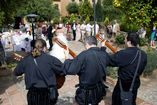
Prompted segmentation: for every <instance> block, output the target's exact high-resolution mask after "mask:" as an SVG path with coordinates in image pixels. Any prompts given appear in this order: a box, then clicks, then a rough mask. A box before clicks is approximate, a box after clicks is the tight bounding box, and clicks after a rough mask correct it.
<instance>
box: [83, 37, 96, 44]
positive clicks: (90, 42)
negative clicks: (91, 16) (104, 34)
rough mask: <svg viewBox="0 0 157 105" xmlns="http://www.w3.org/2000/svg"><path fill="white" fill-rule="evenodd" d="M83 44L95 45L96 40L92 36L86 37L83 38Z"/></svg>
mask: <svg viewBox="0 0 157 105" xmlns="http://www.w3.org/2000/svg"><path fill="white" fill-rule="evenodd" d="M85 43H88V44H89V45H97V39H96V38H95V37H94V36H88V37H86V38H85Z"/></svg>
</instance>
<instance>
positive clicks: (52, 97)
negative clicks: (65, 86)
mask: <svg viewBox="0 0 157 105" xmlns="http://www.w3.org/2000/svg"><path fill="white" fill-rule="evenodd" d="M49 97H50V101H52V102H54V103H56V101H57V99H58V91H57V87H50V88H49Z"/></svg>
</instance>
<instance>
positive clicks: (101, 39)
mask: <svg viewBox="0 0 157 105" xmlns="http://www.w3.org/2000/svg"><path fill="white" fill-rule="evenodd" d="M96 38H97V39H98V40H99V41H101V42H103V41H105V40H104V39H103V38H102V37H101V36H100V35H99V34H97V35H96ZM105 45H106V46H107V47H108V48H109V49H110V50H111V51H112V52H113V53H116V52H117V50H116V49H114V48H113V47H112V46H111V45H110V44H109V43H108V42H105Z"/></svg>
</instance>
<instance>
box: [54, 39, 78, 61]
mask: <svg viewBox="0 0 157 105" xmlns="http://www.w3.org/2000/svg"><path fill="white" fill-rule="evenodd" d="M54 41H55V42H56V43H57V44H58V45H59V46H60V47H62V48H64V49H65V50H66V49H67V46H66V45H65V44H63V42H60V41H59V40H58V39H57V38H55V39H54ZM68 50H69V54H70V55H71V56H72V57H73V58H75V57H76V56H77V55H76V54H75V53H74V52H73V51H72V50H71V49H70V48H68Z"/></svg>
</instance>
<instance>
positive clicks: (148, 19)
mask: <svg viewBox="0 0 157 105" xmlns="http://www.w3.org/2000/svg"><path fill="white" fill-rule="evenodd" d="M156 4H157V1H156V0H136V1H135V0H115V1H114V5H115V7H117V8H119V9H121V10H122V11H123V12H124V13H125V15H126V19H127V22H129V23H131V24H133V23H134V24H136V25H138V26H145V27H147V28H148V29H149V31H150V30H151V29H152V27H153V25H154V24H156V25H157V6H156Z"/></svg>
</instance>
